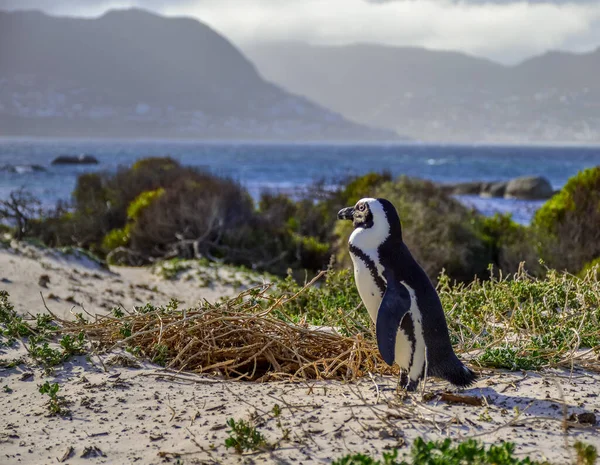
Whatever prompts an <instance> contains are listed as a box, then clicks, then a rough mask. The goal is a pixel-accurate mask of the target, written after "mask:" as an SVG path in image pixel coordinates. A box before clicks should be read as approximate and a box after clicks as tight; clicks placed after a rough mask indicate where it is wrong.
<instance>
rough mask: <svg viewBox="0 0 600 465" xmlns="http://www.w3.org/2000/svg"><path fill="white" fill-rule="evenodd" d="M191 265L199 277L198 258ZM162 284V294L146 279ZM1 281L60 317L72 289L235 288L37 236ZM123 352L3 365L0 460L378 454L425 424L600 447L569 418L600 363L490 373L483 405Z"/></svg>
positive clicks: (100, 302)
mask: <svg viewBox="0 0 600 465" xmlns="http://www.w3.org/2000/svg"><path fill="white" fill-rule="evenodd" d="M212 272H213V271H211V273H212ZM189 273H191V274H193V275H194V276H195V275H196V270H193V271H190V272H189ZM189 273H188V274H189ZM227 273H229V274H233V275H235V271H231V272H230V271H227ZM42 274H47V275H48V276H49V277H50V283H49V284H48V288H47V289H46V288H44V287H40V286H39V285H38V280H39V277H40V275H42ZM2 279H4V280H9V281H10V282H6V281H5V282H2ZM203 280H204V281H205V278H203ZM140 285H141V286H143V287H144V288H142V287H140ZM154 286H156V287H157V289H158V292H152V291H149V290H148V289H147V288H146V287H150V288H152V287H154ZM0 289H6V290H7V291H8V292H9V293H10V294H11V301H12V302H13V303H14V304H15V306H16V308H17V309H18V311H20V312H31V313H41V312H43V311H44V308H43V305H42V303H41V299H40V297H39V292H40V290H41V291H43V292H44V295H45V296H46V297H47V296H48V295H49V294H50V293H53V294H54V295H56V296H57V297H58V298H59V299H60V300H52V299H47V302H48V305H49V306H50V307H51V308H52V310H53V311H55V312H57V313H60V314H62V315H66V314H68V313H69V311H70V309H71V307H72V306H73V304H72V303H70V302H66V298H67V297H69V296H73V297H74V299H75V301H77V302H81V303H83V304H84V306H85V308H86V310H87V311H88V312H92V313H93V312H105V311H106V310H107V308H110V307H112V306H114V305H117V304H121V305H123V306H124V307H125V308H131V307H132V306H133V305H140V304H143V303H146V302H148V301H153V302H155V303H166V302H168V300H169V299H170V298H171V297H175V298H177V299H178V300H180V301H182V302H184V303H185V304H187V305H192V304H194V303H195V302H197V301H198V300H200V299H203V298H206V299H209V300H212V299H215V298H217V297H220V296H222V295H224V294H226V293H227V294H232V293H234V292H235V290H234V289H233V288H232V286H228V285H226V284H223V283H221V282H220V281H219V280H217V281H216V282H214V285H213V286H212V287H202V288H201V287H199V285H198V282H197V280H195V279H188V278H186V276H185V273H184V276H182V277H180V279H178V280H174V281H169V280H165V279H162V278H160V277H158V276H156V275H155V274H153V273H152V272H151V271H150V270H149V269H148V268H141V269H130V268H115V269H113V270H112V272H108V271H105V270H101V269H98V268H97V267H96V265H95V264H93V263H91V262H90V263H85V261H83V260H81V259H69V257H64V256H60V255H56V253H55V252H52V251H44V250H40V249H37V248H33V247H20V248H19V250H16V251H15V250H6V249H5V250H1V249H0ZM80 310H81V309H78V308H76V309H75V310H74V311H80ZM24 354H25V351H24V350H23V348H22V347H20V346H18V345H17V346H15V347H14V348H11V349H6V348H5V349H0V359H1V360H5V361H6V360H12V359H14V358H17V357H19V356H21V355H24ZM114 357H115V355H114V354H113V355H110V356H103V357H102V360H103V361H104V364H105V365H106V369H107V370H108V371H107V372H105V371H104V369H103V367H102V365H101V364H100V363H99V361H98V358H97V357H92V358H91V360H86V357H77V358H74V359H72V360H71V361H69V362H67V363H65V365H64V366H61V367H59V368H57V369H56V372H55V373H54V375H52V376H45V375H44V373H43V371H42V370H41V369H40V368H38V367H33V366H28V365H26V364H24V365H19V366H18V367H16V368H11V369H8V368H0V463H1V464H3V465H4V464H6V465H8V464H17V463H19V464H50V463H58V461H59V460H60V459H62V458H63V457H66V458H65V461H64V463H70V464H76V463H85V464H92V463H111V464H126V463H140V464H160V463H177V462H176V460H177V459H176V455H177V454H181V455H180V462H179V463H185V464H205V463H224V464H227V463H232V464H237V463H244V464H253V463H256V464H260V463H276V464H288V463H296V464H305V463H331V461H332V460H334V459H336V458H339V457H341V456H343V455H345V454H348V453H351V452H366V453H371V454H373V455H375V456H376V457H381V453H382V452H383V451H385V450H387V449H391V448H394V447H400V451H401V452H402V453H406V451H408V448H409V446H410V444H411V443H412V440H413V439H414V438H416V437H419V436H422V437H424V438H425V439H427V440H429V439H441V438H445V437H451V438H453V439H456V440H460V439H466V438H476V439H478V440H482V441H485V442H487V443H493V442H496V441H498V440H509V441H513V442H515V443H516V444H517V453H518V455H519V456H523V455H524V454H528V455H531V456H532V457H533V458H537V459H544V458H547V459H549V460H551V461H553V463H556V464H561V465H562V464H568V463H574V458H573V456H572V455H571V454H572V453H573V449H572V445H573V443H574V442H575V441H576V440H582V441H585V442H588V443H591V444H594V445H596V447H598V448H599V449H600V434H598V433H599V432H598V426H595V427H594V426H589V425H582V424H577V423H575V422H569V423H568V425H569V428H567V429H566V430H565V429H564V420H565V417H567V418H568V417H569V416H570V415H571V414H574V413H575V414H577V413H582V412H588V413H595V414H596V416H598V417H599V418H600V413H599V412H600V398H599V394H600V374H595V373H589V372H582V371H575V372H574V373H572V374H571V373H569V372H568V371H556V372H545V373H537V374H536V373H529V374H527V375H524V374H522V373H504V372H486V373H483V376H482V378H481V379H480V380H479V381H478V383H477V384H476V386H475V387H473V388H471V389H468V390H466V391H464V392H462V394H463V395H469V396H477V397H481V398H484V399H485V403H486V404H487V405H483V406H470V405H462V404H449V403H447V402H445V401H441V400H439V399H438V398H437V397H434V398H433V399H431V400H429V401H427V402H424V401H423V400H422V398H421V394H420V393H418V394H416V395H414V396H410V397H408V398H405V399H403V400H401V399H399V398H398V397H397V396H396V393H395V380H394V379H391V378H382V377H375V378H373V379H369V378H366V379H363V380H361V381H360V382H358V383H352V384H344V383H341V382H334V381H327V382H324V381H323V382H309V383H307V382H296V383H283V382H282V383H266V384H255V383H247V382H232V381H223V380H219V379H215V378H208V377H196V376H194V375H190V374H184V373H182V374H171V373H166V372H164V371H161V370H160V369H159V368H157V367H154V366H151V365H149V364H143V365H142V366H141V367H140V368H127V367H122V366H119V363H117V365H111V364H110V363H109V362H110V361H111V359H114ZM28 373H30V375H28ZM157 375H161V376H157ZM46 380H49V381H50V382H58V383H59V384H60V386H61V390H60V393H59V394H61V395H64V396H65V398H66V399H67V400H68V401H69V405H68V408H69V409H70V410H71V416H70V417H65V418H61V417H53V416H49V414H48V410H47V408H46V401H47V400H46V399H45V397H47V396H43V395H41V394H40V393H39V392H38V385H39V384H42V383H43V382H44V381H46ZM3 386H6V389H4V388H3ZM446 390H452V389H450V387H449V386H448V385H447V384H446V383H443V382H431V381H430V382H429V383H428V384H427V386H426V388H425V392H426V393H427V394H430V393H434V394H435V393H441V392H443V391H446ZM452 391H453V392H455V390H452ZM275 404H277V405H279V406H280V407H281V415H280V416H279V417H276V416H275V415H274V414H273V407H274V406H275ZM228 418H235V419H246V420H249V419H251V420H252V421H253V422H254V423H255V424H256V425H257V427H258V430H259V431H261V432H262V433H263V434H264V435H265V436H266V438H267V441H268V442H269V443H270V444H272V445H275V448H274V449H273V450H269V451H263V452H259V453H247V454H245V455H242V456H240V455H238V454H236V453H235V452H234V451H233V450H232V449H226V448H225V445H224V441H225V438H226V437H227V428H226V424H225V422H226V420H227V419H228ZM286 430H287V431H289V433H288V434H287V438H286V439H284V437H285V436H286V433H285V431H286ZM71 448H72V450H71ZM86 449H87V451H88V452H87V455H86V456H85V457H82V455H85V452H86ZM69 451H70V452H69Z"/></svg>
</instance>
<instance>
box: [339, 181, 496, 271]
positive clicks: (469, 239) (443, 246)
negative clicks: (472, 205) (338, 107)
mask: <svg viewBox="0 0 600 465" xmlns="http://www.w3.org/2000/svg"><path fill="white" fill-rule="evenodd" d="M372 196H373V197H383V198H386V199H388V200H389V201H390V202H392V203H393V204H394V206H395V207H396V210H397V211H398V214H399V216H400V220H401V222H402V231H403V232H402V235H403V239H404V242H405V243H406V244H407V246H408V247H409V249H410V250H411V252H412V254H413V255H414V257H415V258H416V259H417V261H418V262H419V263H420V264H421V266H422V267H423V268H424V269H425V271H426V272H427V274H428V275H429V276H430V277H431V278H432V279H435V278H436V277H437V275H438V274H439V273H440V272H441V271H442V270H443V269H444V270H446V273H447V274H448V275H450V276H451V278H452V279H455V280H459V281H470V280H472V279H473V277H474V276H476V275H477V276H487V275H488V272H487V269H488V265H489V264H490V263H491V262H492V261H493V257H492V253H491V250H490V247H489V245H488V244H487V243H486V241H485V240H484V238H483V235H482V233H481V231H480V228H479V223H478V222H479V215H478V214H476V213H475V212H473V211H472V210H470V209H468V208H467V207H465V206H463V205H462V204H460V203H459V202H458V201H457V200H455V199H453V198H452V197H450V196H449V195H448V194H446V193H445V192H444V191H443V190H442V189H441V188H440V187H438V186H436V185H435V184H433V183H431V182H429V181H422V180H418V179H411V178H406V177H401V178H399V179H398V180H396V181H393V182H387V183H385V184H383V185H380V186H379V188H378V189H377V190H376V191H375V192H373V193H372ZM357 200H358V199H354V202H356V201H357ZM350 204H353V202H350ZM351 232H352V225H351V224H350V223H349V222H339V225H338V226H337V228H336V233H337V236H338V240H337V249H338V253H337V259H338V262H340V263H342V264H345V265H349V263H350V261H349V255H348V247H347V242H348V238H349V236H350V234H351Z"/></svg>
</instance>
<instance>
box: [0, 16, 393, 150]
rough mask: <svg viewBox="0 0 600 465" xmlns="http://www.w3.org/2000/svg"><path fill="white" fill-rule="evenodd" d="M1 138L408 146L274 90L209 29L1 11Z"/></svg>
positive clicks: (179, 22) (140, 19)
mask: <svg viewBox="0 0 600 465" xmlns="http://www.w3.org/2000/svg"><path fill="white" fill-rule="evenodd" d="M0 135H4V136H13V135H16V136H76V137H169V138H171V137H172V138H200V139H202V138H204V139H261V140H381V139H388V140H389V139H392V140H393V139H397V135H396V134H395V132H393V131H389V130H381V129H374V128H370V127H366V126H365V125H362V124H360V123H356V122H350V121H348V120H347V119H345V118H344V117H343V116H341V115H340V114H339V113H335V112H332V111H330V110H328V109H326V108H324V107H322V106H320V105H318V104H315V103H313V102H311V101H310V100H308V99H307V98H305V97H302V96H298V95H294V94H292V93H290V92H287V91H284V90H283V89H281V88H280V87H278V86H277V85H274V84H272V83H270V82H267V81H265V80H264V79H263V78H262V77H261V76H260V75H259V74H258V73H257V71H256V69H255V67H254V65H253V64H252V63H251V62H250V61H248V59H246V58H245V57H244V55H243V54H242V53H241V52H240V51H239V50H238V49H237V48H236V47H235V46H233V45H232V44H231V43H230V42H229V41H228V40H227V39H225V38H224V37H222V36H221V35H219V34H218V33H216V32H215V31H214V30H212V29H211V28H209V27H208V26H206V25H205V24H202V23H201V22H199V21H196V20H193V19H189V18H165V17H161V16H158V15H155V14H153V13H150V12H147V11H143V10H137V9H131V10H115V11H109V12H108V13H106V14H105V15H103V16H101V17H99V18H96V19H82V18H66V17H52V16H48V15H46V14H44V13H41V12H36V11H26V12H0Z"/></svg>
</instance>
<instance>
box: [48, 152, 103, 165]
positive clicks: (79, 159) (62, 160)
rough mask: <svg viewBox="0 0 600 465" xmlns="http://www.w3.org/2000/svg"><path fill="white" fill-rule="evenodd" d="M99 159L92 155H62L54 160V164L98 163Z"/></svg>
mask: <svg viewBox="0 0 600 465" xmlns="http://www.w3.org/2000/svg"><path fill="white" fill-rule="evenodd" d="M98 163H99V162H98V159H97V158H96V157H94V156H92V155H87V154H81V155H60V156H58V157H56V158H55V159H54V160H52V164H53V165H97V164H98Z"/></svg>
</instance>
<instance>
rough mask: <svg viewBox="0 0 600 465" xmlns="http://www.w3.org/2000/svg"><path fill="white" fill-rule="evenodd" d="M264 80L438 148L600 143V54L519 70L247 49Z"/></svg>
mask: <svg viewBox="0 0 600 465" xmlns="http://www.w3.org/2000/svg"><path fill="white" fill-rule="evenodd" d="M244 52H245V53H246V55H247V56H248V57H249V58H250V59H251V60H252V61H253V62H254V63H255V64H256V66H257V68H258V69H259V71H260V72H261V74H262V75H263V76H264V77H265V78H266V79H269V80H271V81H273V82H275V83H277V84H279V85H281V86H283V87H284V88H285V89H287V90H289V91H291V92H295V93H298V94H301V95H304V96H306V97H308V98H310V99H312V100H313V101H315V102H318V103H320V104H322V105H324V106H326V107H328V108H331V109H332V110H334V111H338V112H340V113H341V114H343V115H344V116H346V117H347V118H350V119H351V120H353V121H356V122H358V123H362V124H368V125H373V126H377V127H383V128H387V129H391V130H394V131H396V132H398V133H400V134H407V135H409V136H410V137H412V138H415V139H419V140H424V141H435V142H440V141H443V142H499V143H503V142H505V143H522V142H575V143H576V142H582V143H598V142H600V79H599V78H598V76H600V48H599V49H597V50H595V51H593V52H590V53H584V54H573V53H564V52H548V53H546V54H544V55H541V56H537V57H533V58H531V59H528V60H526V61H524V62H522V63H520V64H517V65H514V66H504V65H501V64H498V63H495V62H492V61H490V60H487V59H483V58H477V57H473V56H469V55H466V54H463V53H457V52H446V51H433V50H427V49H423V48H412V47H388V46H382V45H372V44H356V45H347V46H313V45H308V44H305V43H298V42H291V43H269V44H261V45H253V46H248V47H246V48H244Z"/></svg>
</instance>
